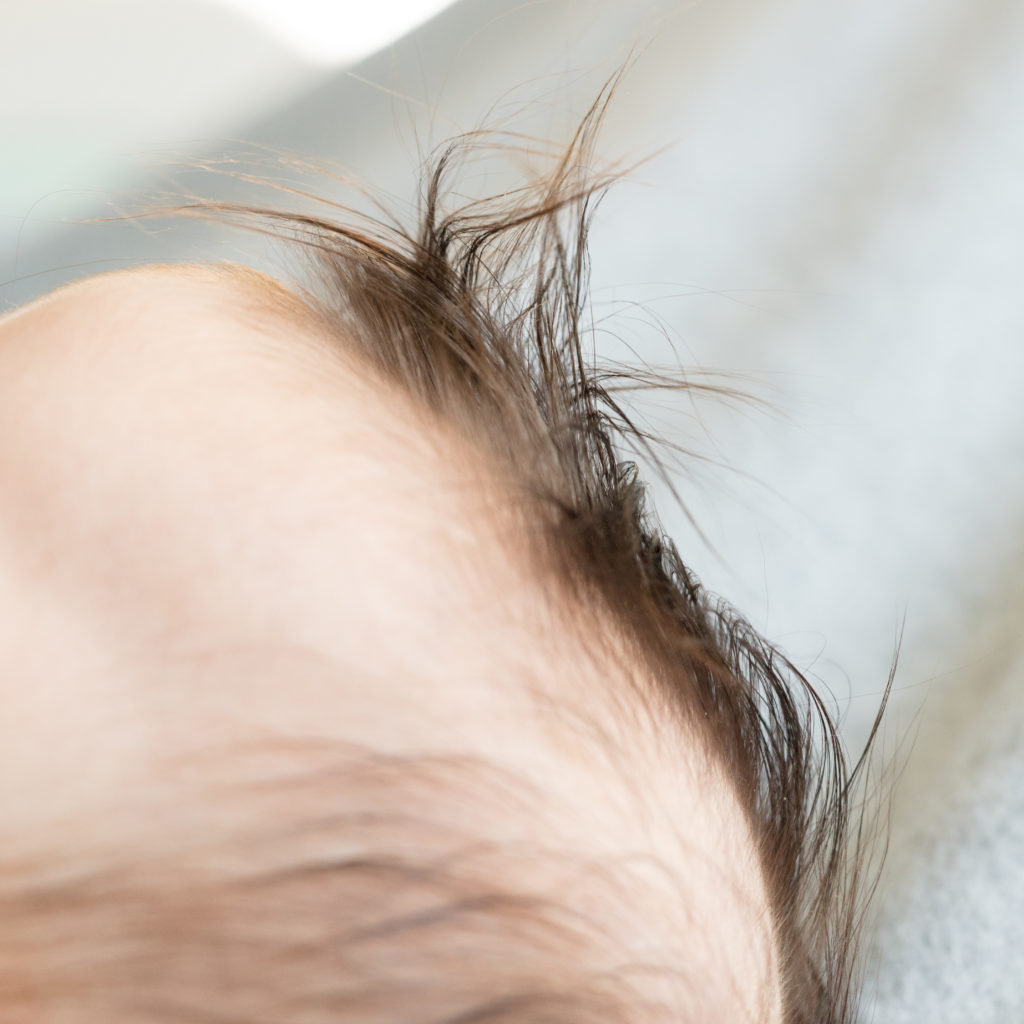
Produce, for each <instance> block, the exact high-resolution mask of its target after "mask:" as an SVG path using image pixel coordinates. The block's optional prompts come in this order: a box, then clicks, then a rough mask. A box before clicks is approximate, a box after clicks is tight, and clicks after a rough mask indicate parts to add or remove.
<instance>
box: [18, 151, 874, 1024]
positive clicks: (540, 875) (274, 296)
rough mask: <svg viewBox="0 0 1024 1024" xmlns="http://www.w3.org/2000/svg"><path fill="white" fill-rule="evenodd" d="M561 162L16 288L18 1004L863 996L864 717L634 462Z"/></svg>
mask: <svg viewBox="0 0 1024 1024" xmlns="http://www.w3.org/2000/svg"><path fill="white" fill-rule="evenodd" d="M574 166H575V164H573V163H572V161H567V162H566V163H564V164H563V165H561V166H560V168H559V170H558V172H557V173H556V174H555V176H554V177H553V178H552V179H551V181H549V182H547V183H546V184H545V185H544V186H542V187H540V188H538V189H537V190H536V191H530V192H527V193H524V194H523V195H520V196H518V197H516V200H515V204H514V206H508V205H504V206H502V205H500V204H499V205H497V206H492V207H472V208H471V209H469V210H468V211H466V210H464V211H463V212H462V213H461V214H456V215H453V216H451V217H448V218H445V217H442V216H441V214H440V213H439V212H438V211H439V206H438V205H437V200H438V197H437V196H435V195H434V194H433V193H430V196H429V198H428V203H427V209H426V212H425V214H424V221H423V224H422V225H421V227H420V230H419V231H418V232H416V233H411V234H410V235H409V236H399V235H395V236H392V237H390V238H389V237H387V236H385V235H384V234H383V233H382V232H380V233H374V232H368V231H362V232H361V231H357V230H355V229H353V228H350V227H344V226H341V225H328V224H326V223H322V222H317V223H311V222H309V221H308V220H307V221H305V222H303V221H300V220H298V219H294V220H291V221H288V222H285V223H284V224H283V226H284V227H289V228H291V229H292V230H293V231H294V232H295V233H296V234H297V235H299V239H300V244H304V245H305V246H306V248H307V250H308V251H310V252H314V253H316V254H317V257H316V258H317V259H318V261H319V263H318V268H319V272H320V273H319V283H320V286H319V288H318V289H315V290H311V291H304V290H296V291H290V290H287V289H285V288H284V287H283V286H281V285H279V284H277V283H275V282H274V281H272V280H271V279H269V278H267V277H264V276H262V275H260V274H256V273H255V272H252V271H248V270H244V269H242V268H239V267H233V266H229V267H196V266H189V267H185V266H179V267H166V266H165V267H150V268H143V269H138V270H132V271H124V272H117V273H113V274H109V275H103V276H100V277H96V278H92V279H89V280H86V281H83V282H80V283H78V284H75V285H72V286H69V287H67V288H64V289H61V290H60V291H58V292H56V293H54V294H52V295H50V296H48V297H46V298H44V299H43V300H41V301H38V302H36V303H33V304H32V305H30V306H28V307H25V308H23V309H21V310H17V311H15V312H13V313H10V314H8V315H6V316H5V317H3V318H0V476H2V479H3V480H4V501H3V502H2V503H0V560H2V566H3V568H2V572H0V615H2V619H3V622H4V629H3V637H4V639H3V643H2V645H0V696H2V701H3V709H4V714H3V724H2V729H3V737H2V738H3V743H2V744H0V808H2V811H3V814H2V818H0V1019H2V1020H4V1021H10V1022H12V1024H14V1022H17V1024H25V1022H31V1024H99V1022H101V1021H102V1022H104V1024H107V1022H117V1024H120V1022H124V1024H128V1022H131V1024H158V1022H160V1024H163V1022H167V1024H171V1022H173V1024H184V1022H193V1021H195V1022H200V1021H201V1022H207V1021H209V1022H214V1021H216V1022H218V1024H219V1022H224V1024H227V1022H232V1024H236V1022H237V1024H241V1022H245V1024H250V1022H251V1024H263V1022H267V1024H269V1022H272V1021H273V1022H275V1024H279V1022H284V1021H287V1022H294V1024H328V1022H331V1024H349V1022H351V1024H356V1022H359V1024H378V1022H379V1024H399V1022H403V1024H405V1022H411V1021H422V1022H424V1024H426V1022H431V1024H433V1022H436V1024H455V1022H459V1024H470V1022H473V1024H498V1022H503V1024H511V1022H513V1021H515V1022H527V1021H529V1022H534V1024H540V1022H551V1024H553V1022H555V1021H558V1022H561V1024H564V1022H568V1021H573V1022H590V1021H593V1022H598V1021H601V1022H606V1021H611V1020H614V1021H623V1022H636V1024H640V1022H656V1021H664V1022H670V1021H671V1022H674V1024H678V1022H684V1021H685V1022H690V1021H693V1022H709V1024H710V1022H716V1024H717V1022H721V1021H730V1022H732V1021H736V1022H740V1021H751V1022H755V1021H756V1022H759V1024H760V1022H764V1024H773V1022H780V1024H781V1022H783V1021H808V1022H810V1021H814V1022H817V1024H820V1022H826V1021H834V1022H837V1024H838V1022H842V1021H846V1020H848V1019H849V1014H850V1012H851V1009H852V1005H851V1002H850V990H851V989H850V977H851V967H850V952H851V948H852V945H853V938H854V934H855V927H854V925H855V916H856V901H855V892H854V889H853V887H852V886H851V885H849V884H848V882H849V881H850V878H851V877H852V876H851V872H850V870H849V868H850V863H849V862H848V860H847V856H848V854H847V848H846V839H847V813H848V799H849V796H848V790H847V788H846V784H847V781H848V780H847V778H846V775H845V772H844V769H843V767H842V758H841V756H840V755H838V753H837V750H836V748H834V747H833V746H831V745H830V744H831V743H833V742H834V732H833V731H832V727H831V725H830V724H829V722H828V719H827V717H826V716H824V713H823V712H820V711H818V705H817V704H816V703H815V700H814V699H811V698H809V697H808V696H807V695H806V694H805V693H804V692H803V690H802V686H803V681H802V680H801V679H800V678H799V676H798V675H797V674H795V673H793V672H792V671H790V670H789V669H788V667H787V666H786V665H785V663H784V662H783V661H782V659H780V658H778V656H777V655H775V654H774V653H773V652H772V651H771V649H770V648H769V647H768V646H767V645H765V644H764V643H763V642H762V641H760V639H759V638H757V637H756V636H755V635H754V634H753V633H752V632H751V631H750V630H749V629H748V628H747V627H746V626H745V625H744V624H743V622H742V621H741V620H739V619H736V618H735V617H733V616H732V615H731V613H730V612H729V611H728V609H725V608H723V607H721V606H719V605H718V604H716V603H715V602H713V601H712V600H711V599H709V598H708V597H707V596H706V595H705V594H704V593H703V592H702V591H701V589H700V588H699V586H698V584H697V583H696V581H695V580H694V579H693V578H692V576H691V575H690V574H689V573H688V572H687V571H686V570H685V568H684V567H683V565H682V563H681V562H680V561H679V559H678V557H677V556H676V555H675V552H674V550H673V549H672V548H671V545H669V544H668V543H667V542H666V541H664V540H663V539H662V538H661V537H660V535H659V534H658V531H657V527H656V525H655V524H654V522H653V520H652V519H651V518H650V516H649V514H648V512H647V510H646V509H645V506H644V502H643V494H642V488H641V485H640V484H639V482H638V480H637V479H636V475H635V470H634V468H633V467H632V466H630V465H628V464H624V463H622V462H621V461H620V460H619V457H618V448H617V446H616V443H615V442H616V438H617V437H619V436H624V435H626V434H628V430H629V427H628V424H627V423H626V422H624V421H623V419H622V418H621V417H622V416H623V415H624V414H623V413H622V410H620V409H618V407H617V406H616V405H615V403H614V399H613V390H612V389H611V388H610V387H605V384H606V383H607V381H605V380H604V379H603V378H602V376H601V374H599V373H598V372H597V371H596V370H595V369H594V367H593V366H592V365H591V363H590V361H589V360H588V358H587V357H586V356H585V355H584V349H583V346H582V345H581V327H580V311H581V304H582V301H583V290H582V288H583V285H584V284H585V265H584V263H585V261H584V258H583V257H584V251H583V249H584V228H585V223H586V218H585V212H584V211H583V209H582V208H581V204H585V201H586V197H587V196H588V195H589V194H591V190H590V189H589V187H583V186H581V185H580V184H579V181H578V180H577V179H576V178H575V177H574V176H573V173H574V172H573V168H574ZM439 179H440V176H439V177H438V180H439ZM206 212H222V213H223V212H225V211H224V210H223V209H221V210H219V211H218V210H217V209H215V208H213V207H210V208H208V209H207V210H206ZM566 213H569V214H571V215H572V214H574V215H575V216H576V217H577V220H576V222H575V223H576V225H577V227H578V228H579V230H578V232H576V233H573V232H569V233H568V234H567V233H566V232H565V231H564V230H562V229H563V228H564V224H563V223H562V222H561V218H562V217H563V216H565V215H566ZM253 216H255V215H253ZM272 223H276V224H277V225H278V227H281V226H282V222H281V221H280V220H277V221H272ZM524 272H526V276H524ZM529 275H532V276H529ZM816 730H817V731H816ZM822 739H823V740H824V744H823V745H822V744H821V743H820V742H819V741H820V740H822ZM854 867H855V865H854ZM853 874H854V875H855V871H854V872H853Z"/></svg>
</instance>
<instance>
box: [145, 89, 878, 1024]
mask: <svg viewBox="0 0 1024 1024" xmlns="http://www.w3.org/2000/svg"><path fill="white" fill-rule="evenodd" d="M617 81H618V79H617V78H613V79H612V80H611V81H610V82H609V83H608V85H606V87H605V88H604V90H603V91H602V92H601V94H600V96H599V97H598V99H597V101H596V102H595V104H594V106H593V107H592V109H591V110H590V111H589V112H588V114H587V115H586V117H585V118H584V119H583V122H582V124H581V125H580V128H579V130H578V131H577V133H576V135H575V137H574V138H573V139H572V140H571V142H570V144H569V145H568V146H567V147H566V148H565V149H564V151H563V152H562V153H561V154H560V156H559V157H557V159H556V160H555V166H554V169H553V170H552V171H551V172H550V173H548V174H546V175H545V176H544V177H543V178H542V179H541V180H539V181H536V182H533V183H531V184H529V185H526V186H524V187H522V188H520V189H517V190H515V191H513V192H506V193H503V194H501V195H499V196H495V197H493V198H489V199H485V200H476V201H471V202H468V203H466V202H464V203H462V204H461V205H460V204H459V203H456V202H454V201H453V193H454V189H453V186H452V179H453V178H454V176H455V175H456V174H457V172H458V170H459V168H460V166H461V163H460V161H463V160H464V159H465V158H466V156H467V154H471V153H472V152H474V149H475V148H476V147H480V146H481V145H482V144H483V140H484V139H485V138H486V136H484V135H482V134H479V133H478V134H471V135H468V136H465V137H461V138H458V139H456V140H455V141H454V142H452V143H450V144H449V145H447V146H446V147H445V148H443V149H442V150H441V151H440V153H439V155H437V156H436V158H435V159H434V160H433V161H432V162H431V163H430V165H429V166H428V168H427V170H426V173H425V178H424V186H423V191H422V202H421V209H420V213H419V219H418V223H416V224H415V225H414V226H413V227H412V228H410V229H408V230H406V229H403V228H402V227H400V226H397V225H396V224H394V223H392V222H389V221H388V220H387V219H386V218H382V219H381V220H379V221H376V220H371V219H369V218H367V217H363V216H356V215H355V214H353V215H352V216H345V217H343V218H341V219H337V220H335V219H330V218H328V217H321V216H318V215H312V214H305V213H295V212H288V211H284V210H281V209H277V208H274V207H272V206H266V207H261V206H249V205H240V204H232V203H227V202H217V201H210V200H197V201H195V202H190V203H188V204H186V205H184V206H181V205H179V206H176V208H175V209H174V210H173V211H166V210H165V211H162V212H165V213H166V212H173V213H175V214H178V215H180V214H185V215H190V216H199V217H204V218H214V219H223V220H227V221H229V222H232V223H237V224H241V225H243V226H245V227H247V228H253V229H256V230H259V231H264V232H267V233H269V234H271V235H273V236H276V237H280V238H283V239H289V240H291V241H290V244H294V246H296V247H297V249H296V251H298V252H301V253H304V254H305V256H306V257H307V258H308V260H309V263H310V266H311V267H312V270H313V280H314V283H313V284H311V285H310V287H309V289H308V291H306V292H305V299H306V301H307V303H308V304H309V306H310V308H311V309H312V311H313V312H314V314H315V316H316V317H317V318H318V319H319V320H320V321H321V322H322V323H324V324H326V325H328V326H329V327H330V328H331V329H332V330H333V331H335V332H336V333H337V335H338V337H339V338H342V337H344V338H345V344H347V345H350V346H355V347H356V348H357V350H358V351H359V353H360V355H361V356H362V357H363V358H364V359H365V360H366V361H367V362H368V363H369V364H371V365H372V366H374V367H375V368H376V369H377V370H378V371H379V373H380V374H381V375H383V376H384V377H385V378H387V379H388V380H389V381H391V382H392V383H393V384H394V385H395V386H396V387H398V388H399V389H400V390H401V391H403V392H405V393H406V394H408V395H409V396H410V397H412V398H413V399H414V400H415V401H416V402H418V403H420V404H421V405H422V406H423V407H424V408H426V409H429V410H430V411H431V412H432V413H433V414H435V415H436V416H437V417H440V418H441V419H443V420H444V421H445V422H447V423H449V424H451V425H453V426H454V427H455V428H456V429H457V430H459V431H461V432H463V433H464V434H465V436H466V437H467V438H469V439H471V440H472V442H473V443H474V444H475V445H477V446H479V447H482V448H483V450H484V451H485V452H486V453H487V454H488V456H489V458H490V459H491V460H492V461H493V462H494V464H495V465H496V466H498V467H499V468H500V471H501V473H502V476H503V478H504V479H507V480H509V481H511V482H512V486H514V487H515V488H516V489H517V491H518V492H520V493H522V494H523V495H526V496H527V497H528V501H529V503H530V506H531V507H532V508H533V510H534V516H535V522H536V524H537V526H536V529H535V530H534V533H533V536H534V539H535V541H536V552H535V555H536V559H537V561H538V564H539V565H543V566H545V567H546V568H547V570H548V571H549V572H550V573H553V574H554V575H555V576H556V577H557V578H558V579H559V580H560V581H561V583H562V585H564V587H565V589H566V592H567V593H571V594H573V595H575V596H576V597H577V598H578V599H579V600H580V601H584V602H587V603H590V604H598V605H600V606H601V607H602V610H603V612H604V613H605V614H608V615H611V616H612V617H613V619H614V621H616V622H617V623H618V624H619V625H620V627H621V629H622V630H623V632H624V634H625V635H627V636H628V637H629V638H630V640H631V646H632V648H634V649H635V650H636V651H638V652H640V656H641V657H642V658H643V659H644V661H645V663H646V666H647V668H648V669H649V671H650V673H651V675H652V677H653V678H656V679H657V680H658V685H659V686H660V687H662V689H663V694H664V697H665V699H666V701H667V702H669V703H671V704H672V705H674V706H675V707H676V708H678V711H679V713H680V714H681V715H684V716H686V718H687V719H688V720H689V721H690V722H691V723H692V724H693V725H694V726H695V727H696V729H697V730H698V731H699V733H700V734H701V735H702V736H704V737H706V739H707V741H708V743H709V744H710V745H711V747H712V749H713V750H714V751H715V753H716V754H717V755H718V756H719V757H720V759H721V762H722V763H723V765H724V766H725V771H726V773H727V775H728V776H729V778H730V779H731V780H732V782H733V785H734V788H735V792H736V794H737V796H738V799H739V801H740V802H741V804H742V807H743V809H744V811H745V814H746V816H747V818H748V821H749V823H750V825H751V828H752V830H753V833H754V835H755V837H756V842H757V847H758V854H759V857H760V862H761V865H762V869H763V872H764V875H765V878H766V879H767V885H768V890H769V894H770V898H771V904H772V911H773V914H774V919H775V922H776V927H777V930H778V936H779V941H780V944H781V945H780V949H779V955H780V959H781V964H780V971H781V977H782V983H783V998H784V1007H785V1016H784V1019H785V1020H786V1021H787V1022H789V1024H850V1022H852V1021H853V1019H854V1015H855V1000H856V994H857V972H856V953H857V945H858V934H859V929H860V925H861V921H862V916H863V911H864V907H865V904H866V900H867V897H868V896H869V894H870V888H871V877H869V875H870V872H868V870H867V868H866V864H867V863H868V858H867V855H866V850H867V841H868V840H867V838H866V832H865V830H864V825H865V817H864V811H863V809H862V800H861V793H862V789H863V782H864V774H865V765H866V764H867V760H866V758H865V757H862V758H861V759H860V760H859V761H858V762H857V764H856V766H854V767H852V768H851V767H850V766H849V765H848V763H847V761H846V757H845V754H844V751H843V746H842V743H841V740H840V737H839V735H838V733H837V728H836V725H835V723H834V721H833V718H832V717H831V713H830V710H829V707H828V705H827V704H826V702H825V700H824V699H823V698H822V697H820V696H819V695H818V694H817V693H816V691H815V689H814V688H813V686H812V685H811V683H810V682H809V681H808V680H807V679H806V678H805V677H804V676H803V675H802V674H801V672H800V671H799V670H798V669H797V668H796V667H795V666H794V665H793V664H791V663H790V662H789V661H788V660H787V659H786V657H785V656H784V655H782V654H781V653H780V652H779V651H777V650H776V649H775V648H774V647H773V646H772V645H771V644H770V643H768V642H767V641H766V640H764V639H763V638H762V637H760V636H759V635H758V634H757V633H756V632H755V631H754V630H753V629H752V628H751V627H750V626H749V625H748V624H747V623H746V622H745V621H744V619H743V618H742V617H741V616H740V615H738V614H737V613H736V612H735V611H734V610H733V609H732V608H730V607H729V606H728V605H727V604H725V603H724V602H723V601H722V600H720V599H719V598H717V597H715V596H714V595H711V594H709V593H707V592H706V591H705V590H704V589H702V587H701V585H700V583H699V582H698V580H697V579H696V578H695V576H694V575H693V573H692V572H691V571H690V570H689V569H688V568H687V566H686V564H685V563H684V561H683V559H682V558H681V557H680V555H679V553H678V552H677V551H676V549H675V547H674V546H673V544H672V542H671V540H670V539H669V538H667V537H666V536H664V535H663V533H662V531H661V529H660V527H659V524H658V522H657V520H656V518H655V515H654V513H653V511H652V509H651V508H650V504H649V501H648V499H647V497H646V492H645V485H644V483H643V481H642V480H641V479H640V476H639V472H638V468H637V466H636V464H635V463H634V462H632V461H628V460H626V459H625V458H624V457H623V455H622V453H623V452H624V451H629V450H630V449H632V450H634V451H638V450H639V451H644V452H646V453H647V454H648V455H652V456H653V452H654V448H653V446H652V445H653V439H651V438H650V437H648V436H647V435H646V434H645V433H644V432H643V431H642V430H641V429H640V428H639V427H637V426H636V425H635V424H634V423H633V422H632V420H631V417H630V414H629V411H628V409H627V408H626V407H625V406H624V404H623V403H622V402H620V400H619V398H618V397H617V396H619V395H620V394H621V393H622V392H624V391H626V390H629V389H630V388H663V389H675V390H678V391H679V392H680V393H682V392H684V391H685V390H686V389H687V388H691V389H692V388H700V387H701V386H702V385H700V384H693V383H691V382H689V381H687V380H685V379H683V378H682V377H681V376H680V377H677V378H672V377H671V376H666V375H661V374H658V373H655V372H654V371H652V370H650V369H647V368H643V367H638V368H634V369H628V368H621V367H617V368H611V367H607V366H602V365H601V364H599V363H598V362H597V360H596V357H595V355H594V353H593V350H592V341H593V339H592V336H591V334H590V333H589V332H588V328H587V313H588V310H587V303H588V254H587V234H588V227H589V225H590V222H591V217H592V214H593V212H594V209H595V207H596V204H597V203H598V202H599V200H600V198H601V196H602V195H603V194H604V192H605V191H606V189H607V188H608V187H609V185H611V184H612V182H613V181H614V180H615V178H616V177H617V175H616V173H615V172H610V173H608V174H604V175H601V174H595V173H594V172H593V171H592V169H591V162H592V160H591V158H592V153H593V149H594V142H595V136H596V133H597V129H598V127H599V124H600V122H601V118H602V115H603V113H604V110H605V108H606V107H607V104H608V102H609V101H610V98H611V96H612V94H613V92H614V88H615V85H616V83H617ZM157 212H161V211H157ZM332 216H338V208H337V207H335V208H334V212H333V213H332ZM883 704H884V701H883ZM877 728H878V724H877V721H876V726H875V731H873V732H872V737H874V735H875V734H876V732H877ZM870 746H871V744H870V742H869V747H870ZM866 753H867V751H865V754H866ZM492 1010H493V1012H492V1013H491V1014H490V1015H489V1014H488V1012H486V1009H485V1008H481V1010H480V1011H479V1013H478V1014H477V1015H474V1016H472V1017H471V1018H470V1017H462V1016H460V1017H458V1018H457V1019H458V1020H459V1021H463V1020H465V1021H468V1020H470V1019H472V1020H473V1021H474V1022H480V1024H483V1022H485V1021H494V1020H498V1019H501V1020H506V1019H508V1020H512V1019H524V1020H525V1019H539V1018H534V1017H531V1016H530V1015H529V1014H528V1013H525V1012H524V1013H523V1015H522V1016H519V1017H517V1015H516V1012H515V1011H514V1008H510V1007H504V1008H500V1007H494V1008H492ZM595 1013H596V1011H595ZM613 1018H614V1014H611V1015H610V1016H609V1017H608V1018H607V1019H613ZM431 1019H433V1018H431ZM563 1019H569V1017H565V1018H563ZM595 1019H596V1018H595ZM454 1020H455V1018H453V1020H452V1022H451V1024H454Z"/></svg>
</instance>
